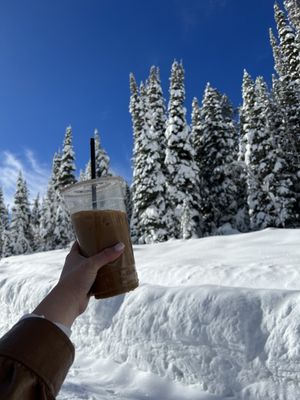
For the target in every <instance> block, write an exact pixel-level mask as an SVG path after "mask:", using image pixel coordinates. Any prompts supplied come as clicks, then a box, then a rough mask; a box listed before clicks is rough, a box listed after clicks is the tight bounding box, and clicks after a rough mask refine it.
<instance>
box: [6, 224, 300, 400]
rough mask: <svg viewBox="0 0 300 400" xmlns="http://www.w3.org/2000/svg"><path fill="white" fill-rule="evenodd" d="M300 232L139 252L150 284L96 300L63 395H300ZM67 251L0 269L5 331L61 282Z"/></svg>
mask: <svg viewBox="0 0 300 400" xmlns="http://www.w3.org/2000/svg"><path fill="white" fill-rule="evenodd" d="M299 244H300V230H299V229H298V230H279V229H266V230H264V231H261V232H256V233H248V234H241V235H231V236H218V237H210V238H204V239H194V240H189V241H179V240H176V241H170V242H167V243H162V244H156V245H143V246H135V247H134V250H135V256H136V263H137V269H138V274H139V277H140V282H141V285H140V287H139V288H138V289H136V290H135V291H133V292H131V293H129V294H127V295H126V296H118V297H114V298H112V299H108V300H105V301H99V300H97V301H96V300H92V301H91V303H90V305H89V308H88V311H87V312H86V313H85V314H84V315H82V316H81V317H80V318H79V319H78V320H77V322H76V323H75V325H74V327H73V333H72V337H71V339H72V341H73V342H74V344H75V346H76V349H77V353H76V359H75V363H74V365H73V367H72V369H71V371H70V373H69V375H68V378H67V380H66V382H65V384H64V386H63V388H62V390H61V393H60V395H59V397H58V399H60V400H73V399H74V400H75V399H76V400H78V399H87V400H88V399H89V400H92V399H97V400H98V399H99V400H123V399H124V400H125V399H126V400H129V399H130V400H146V399H147V400H220V399H222V400H223V399H231V400H233V399H234V400H241V399H242V400H250V399H251V400H260V399H264V400H268V399H270V400H297V399H300V291H299V290H300V245H299ZM66 254H67V251H65V250H57V251H52V252H47V253H38V254H33V255H29V256H17V257H10V258H7V259H3V260H2V261H1V262H0V301H1V313H0V328H1V329H0V333H1V334H2V333H4V331H6V330H7V329H8V328H9V327H10V326H11V325H12V324H13V323H14V322H16V321H17V320H18V318H20V317H21V316H22V315H23V314H24V313H27V312H30V311H31V310H32V309H33V308H34V307H35V306H36V304H37V303H38V301H39V300H40V299H41V298H42V297H43V296H44V295H45V294H46V293H47V291H48V290H49V289H50V288H51V287H52V286H53V284H54V283H55V282H56V280H57V278H58V276H59V273H60V270H61V267H62V264H63V262H64V258H65V256H66Z"/></svg>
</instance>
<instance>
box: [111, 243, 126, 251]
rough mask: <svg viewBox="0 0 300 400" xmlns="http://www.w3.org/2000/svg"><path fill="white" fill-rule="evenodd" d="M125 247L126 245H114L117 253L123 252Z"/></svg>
mask: <svg viewBox="0 0 300 400" xmlns="http://www.w3.org/2000/svg"><path fill="white" fill-rule="evenodd" d="M124 247H125V245H124V243H122V242H119V243H117V244H115V245H114V247H113V249H114V250H115V251H121V250H123V249H124Z"/></svg>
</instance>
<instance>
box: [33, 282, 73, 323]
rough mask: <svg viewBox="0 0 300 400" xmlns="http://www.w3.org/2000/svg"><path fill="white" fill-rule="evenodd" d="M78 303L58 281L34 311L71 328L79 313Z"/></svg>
mask: <svg viewBox="0 0 300 400" xmlns="http://www.w3.org/2000/svg"><path fill="white" fill-rule="evenodd" d="M76 305H77V303H76V302H75V301H74V299H73V298H71V296H68V293H67V291H66V290H65V289H64V288H63V287H62V286H61V285H60V284H59V283H58V284H57V285H56V286H55V287H54V288H53V289H52V290H51V292H50V293H49V294H48V295H47V296H46V297H45V298H44V299H43V300H42V301H41V303H40V304H39V305H38V306H37V307H36V308H35V309H34V310H33V311H32V313H33V314H37V315H42V316H44V317H45V318H46V319H48V320H49V321H52V322H56V323H57V322H58V323H60V324H62V325H65V326H67V327H69V328H71V326H72V324H73V322H74V321H75V319H76V318H77V317H78V315H79V311H78V309H77V307H76Z"/></svg>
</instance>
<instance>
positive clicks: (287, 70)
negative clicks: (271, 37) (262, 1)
mask: <svg viewBox="0 0 300 400" xmlns="http://www.w3.org/2000/svg"><path fill="white" fill-rule="evenodd" d="M274 13H275V20H276V25H277V31H278V37H279V46H280V47H279V51H280V54H281V63H282V67H281V71H282V72H283V75H281V78H282V79H287V80H288V81H289V82H294V81H295V80H297V79H299V72H300V70H299V68H300V60H299V48H298V46H297V43H296V35H295V31H294V29H293V28H292V27H291V26H290V25H289V24H288V21H287V20H286V17H285V14H284V12H283V10H281V9H280V7H279V5H278V4H277V3H275V5H274Z"/></svg>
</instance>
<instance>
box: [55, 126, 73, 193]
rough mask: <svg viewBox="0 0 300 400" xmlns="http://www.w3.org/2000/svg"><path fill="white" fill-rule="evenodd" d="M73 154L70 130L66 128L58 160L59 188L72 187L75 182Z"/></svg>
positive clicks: (69, 127)
mask: <svg viewBox="0 0 300 400" xmlns="http://www.w3.org/2000/svg"><path fill="white" fill-rule="evenodd" d="M74 162H75V153H74V150H73V145H72V128H71V126H68V127H67V129H66V133H65V138H64V143H63V149H62V155H61V160H60V174H59V175H60V181H59V188H64V187H66V186H69V185H72V184H74V183H75V182H76V178H75V175H74V171H75V164H74Z"/></svg>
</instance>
